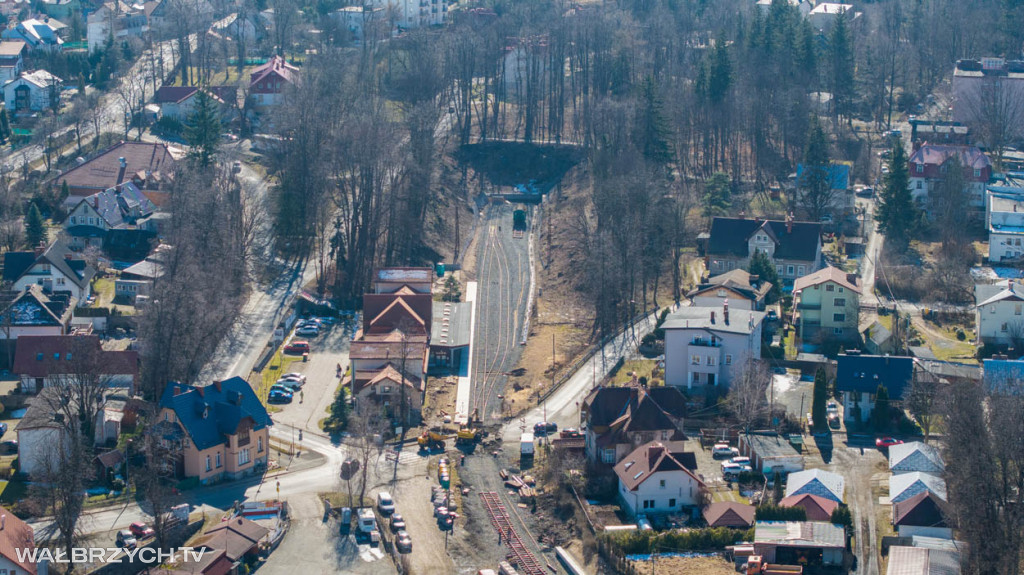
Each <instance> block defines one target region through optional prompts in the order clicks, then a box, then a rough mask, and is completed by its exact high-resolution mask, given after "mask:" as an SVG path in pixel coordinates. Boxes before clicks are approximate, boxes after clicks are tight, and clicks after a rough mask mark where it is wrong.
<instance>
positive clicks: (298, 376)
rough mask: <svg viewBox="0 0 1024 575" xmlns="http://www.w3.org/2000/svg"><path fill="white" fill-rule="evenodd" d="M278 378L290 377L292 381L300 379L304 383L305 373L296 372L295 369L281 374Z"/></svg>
mask: <svg viewBox="0 0 1024 575" xmlns="http://www.w3.org/2000/svg"><path fill="white" fill-rule="evenodd" d="M278 379H290V380H292V381H300V382H302V383H306V376H305V374H302V373H299V372H296V371H293V372H291V373H286V374H283V375H282V376H281V377H279V378H278Z"/></svg>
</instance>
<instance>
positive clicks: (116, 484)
mask: <svg viewBox="0 0 1024 575" xmlns="http://www.w3.org/2000/svg"><path fill="white" fill-rule="evenodd" d="M110 489H112V490H114V491H124V479H121V478H120V477H115V478H114V480H113V481H111V482H110Z"/></svg>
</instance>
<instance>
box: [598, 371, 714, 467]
mask: <svg viewBox="0 0 1024 575" xmlns="http://www.w3.org/2000/svg"><path fill="white" fill-rule="evenodd" d="M685 411H686V398H685V397H684V396H683V394H682V393H680V391H679V390H678V389H676V388H675V387H671V386H664V385H663V386H656V387H647V388H645V387H643V386H640V385H624V386H621V387H601V386H599V387H595V388H594V389H593V390H592V391H591V392H590V393H589V394H587V396H586V397H585V398H584V399H583V401H582V402H581V403H580V419H581V423H585V424H586V432H585V434H584V438H585V441H584V454H585V455H586V457H587V459H588V460H590V461H592V462H594V463H604V464H606V465H614V464H616V463H618V462H619V461H621V460H622V458H623V457H625V456H626V455H628V454H629V453H630V452H631V451H633V450H634V449H636V448H638V447H639V446H641V445H643V444H645V443H648V442H651V441H665V442H668V441H681V440H684V439H686V435H684V434H683V431H682V429H683V414H684V413H685ZM694 465H695V463H694Z"/></svg>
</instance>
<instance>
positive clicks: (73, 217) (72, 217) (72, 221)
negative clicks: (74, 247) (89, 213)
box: [71, 216, 75, 225]
mask: <svg viewBox="0 0 1024 575" xmlns="http://www.w3.org/2000/svg"><path fill="white" fill-rule="evenodd" d="M71 225H75V216H71Z"/></svg>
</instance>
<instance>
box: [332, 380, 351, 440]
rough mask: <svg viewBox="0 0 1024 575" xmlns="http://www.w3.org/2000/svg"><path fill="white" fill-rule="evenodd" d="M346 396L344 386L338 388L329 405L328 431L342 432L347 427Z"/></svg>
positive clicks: (347, 407) (347, 410) (347, 409)
mask: <svg viewBox="0 0 1024 575" xmlns="http://www.w3.org/2000/svg"><path fill="white" fill-rule="evenodd" d="M348 412H349V406H348V394H347V393H346V392H345V386H342V387H339V388H338V393H337V394H336V395H335V396H334V403H332V404H331V416H330V418H329V420H330V421H329V425H330V430H329V431H342V430H344V429H345V427H346V426H348V415H349V413H348Z"/></svg>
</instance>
